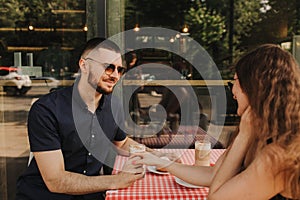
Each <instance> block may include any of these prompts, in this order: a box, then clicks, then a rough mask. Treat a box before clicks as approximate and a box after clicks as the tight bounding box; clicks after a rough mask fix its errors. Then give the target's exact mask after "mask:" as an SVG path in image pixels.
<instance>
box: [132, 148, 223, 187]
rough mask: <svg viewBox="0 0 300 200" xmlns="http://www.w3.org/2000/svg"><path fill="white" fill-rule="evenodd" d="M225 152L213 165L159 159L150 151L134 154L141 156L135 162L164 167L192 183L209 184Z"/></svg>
mask: <svg viewBox="0 0 300 200" xmlns="http://www.w3.org/2000/svg"><path fill="white" fill-rule="evenodd" d="M225 154H226V153H223V155H221V156H220V157H219V159H218V161H217V162H216V164H215V165H214V166H213V167H205V166H193V165H186V164H181V163H178V162H174V161H170V160H165V159H161V158H159V157H157V156H155V155H153V154H151V153H136V154H135V156H138V157H141V158H142V159H141V160H137V161H136V162H135V163H136V164H145V165H151V166H156V167H158V168H165V169H167V170H168V171H169V172H170V173H171V174H173V175H174V176H176V177H178V178H180V179H182V180H184V181H186V182H188V183H191V184H194V185H200V186H210V184H211V181H212V179H213V177H214V176H215V174H216V172H217V170H218V169H219V167H220V165H221V163H222V162H223V159H224V157H225Z"/></svg>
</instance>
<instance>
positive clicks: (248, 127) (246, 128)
mask: <svg viewBox="0 0 300 200" xmlns="http://www.w3.org/2000/svg"><path fill="white" fill-rule="evenodd" d="M253 126H254V124H253V113H252V110H251V107H250V106H248V107H247V109H246V110H245V111H244V112H243V114H242V116H241V121H240V125H239V134H238V136H242V137H243V138H244V139H249V138H251V137H253V128H254V127H253Z"/></svg>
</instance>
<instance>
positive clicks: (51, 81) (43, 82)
mask: <svg viewBox="0 0 300 200" xmlns="http://www.w3.org/2000/svg"><path fill="white" fill-rule="evenodd" d="M31 81H32V86H40V87H41V86H42V87H49V88H56V87H58V86H59V83H60V81H59V80H57V79H56V78H54V77H45V76H41V77H34V78H31Z"/></svg>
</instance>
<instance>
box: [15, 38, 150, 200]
mask: <svg viewBox="0 0 300 200" xmlns="http://www.w3.org/2000/svg"><path fill="white" fill-rule="evenodd" d="M79 66H80V71H81V75H80V78H79V80H76V81H75V83H74V85H73V86H71V87H68V88H64V89H61V90H58V91H56V92H52V93H50V94H47V95H45V96H43V97H41V98H40V99H39V100H38V101H37V102H35V103H34V104H33V106H32V108H31V110H30V112H29V116H28V135H29V141H30V148H31V151H32V152H33V154H34V158H33V160H32V161H31V163H30V165H29V166H28V168H27V170H26V171H25V173H24V174H23V175H22V176H21V177H20V178H19V180H18V183H17V189H18V192H17V199H37V200H40V199H43V200H46V199H49V200H50V199H51V200H52V199H102V198H104V195H103V194H104V192H105V190H108V189H120V188H125V187H128V186H130V185H131V184H133V183H134V181H136V180H138V179H140V178H142V177H143V168H142V166H139V167H133V165H132V164H131V163H132V162H133V161H134V160H135V159H136V158H133V159H129V161H128V162H127V163H126V164H125V165H124V168H123V170H122V172H120V173H118V174H117V175H105V176H101V175H100V171H101V169H102V167H103V164H106V163H105V162H106V159H107V158H108V157H109V154H110V151H111V150H112V145H110V144H111V143H112V144H114V145H113V146H115V147H117V149H119V150H121V151H122V152H123V154H128V147H129V145H130V144H134V143H136V142H135V141H133V140H132V139H130V138H128V137H127V136H126V134H125V132H124V131H123V130H121V129H120V128H119V126H118V125H119V124H120V123H122V121H124V120H123V118H122V115H121V114H120V113H118V112H117V113H115V112H113V111H112V108H114V107H118V106H119V104H118V103H116V101H112V99H113V98H112V95H111V93H112V90H113V87H114V86H115V84H116V83H117V82H118V80H119V79H120V77H121V75H122V74H123V73H124V71H125V69H124V68H123V67H122V59H121V53H120V50H119V48H118V46H117V45H116V44H114V43H113V42H111V41H108V40H105V39H102V38H94V39H92V40H90V41H88V42H87V44H86V46H85V48H84V50H83V52H82V54H81V58H80V60H79ZM116 110H117V111H118V110H121V109H116ZM148 151H151V149H148ZM101 192H102V193H101Z"/></svg>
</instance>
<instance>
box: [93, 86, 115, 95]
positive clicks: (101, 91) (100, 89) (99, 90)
mask: <svg viewBox="0 0 300 200" xmlns="http://www.w3.org/2000/svg"><path fill="white" fill-rule="evenodd" d="M96 91H97V92H98V93H100V94H110V93H112V91H105V90H103V89H102V87H99V86H97V87H96Z"/></svg>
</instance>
